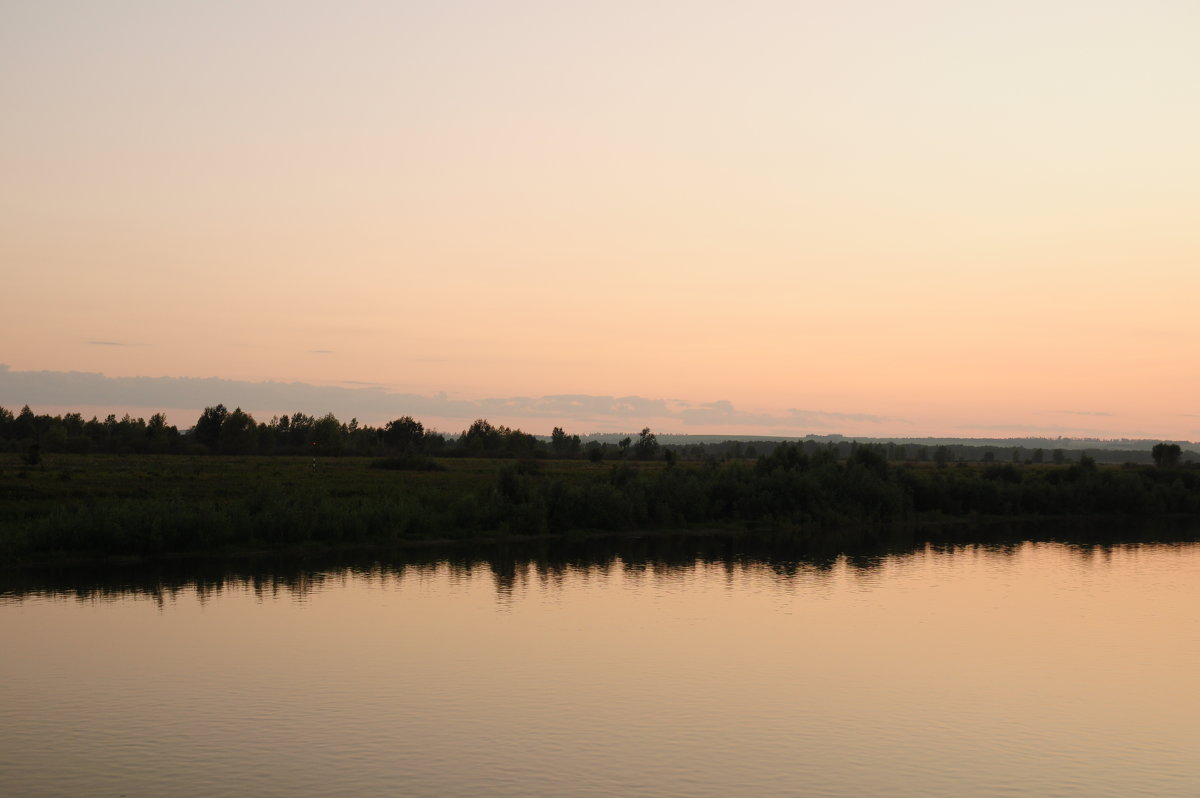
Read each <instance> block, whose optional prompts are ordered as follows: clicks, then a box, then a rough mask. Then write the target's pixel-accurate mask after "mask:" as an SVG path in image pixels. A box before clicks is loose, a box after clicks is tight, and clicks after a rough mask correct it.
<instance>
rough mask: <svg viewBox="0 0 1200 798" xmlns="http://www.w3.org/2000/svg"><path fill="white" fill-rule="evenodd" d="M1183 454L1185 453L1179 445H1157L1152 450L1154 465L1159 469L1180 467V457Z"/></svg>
mask: <svg viewBox="0 0 1200 798" xmlns="http://www.w3.org/2000/svg"><path fill="white" fill-rule="evenodd" d="M1182 454H1183V451H1182V450H1181V449H1180V448H1179V444H1178V443H1156V444H1154V448H1153V449H1151V450H1150V456H1151V457H1153V458H1154V464H1155V465H1156V466H1158V467H1159V468H1170V467H1172V466H1177V465H1179V457H1180V455H1182Z"/></svg>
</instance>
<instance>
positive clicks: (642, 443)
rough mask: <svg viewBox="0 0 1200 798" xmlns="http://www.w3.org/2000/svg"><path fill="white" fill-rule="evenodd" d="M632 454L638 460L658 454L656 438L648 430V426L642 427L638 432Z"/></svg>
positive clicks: (647, 458)
mask: <svg viewBox="0 0 1200 798" xmlns="http://www.w3.org/2000/svg"><path fill="white" fill-rule="evenodd" d="M633 451H634V454H635V455H636V456H637V459H639V460H650V459H652V458H653V457H654V455H656V454H658V438H657V437H655V435H654V433H653V432H651V431H650V428H649V427H643V428H642V431H641V432H640V433H639V434H638V442H637V444H635V445H634V447H633Z"/></svg>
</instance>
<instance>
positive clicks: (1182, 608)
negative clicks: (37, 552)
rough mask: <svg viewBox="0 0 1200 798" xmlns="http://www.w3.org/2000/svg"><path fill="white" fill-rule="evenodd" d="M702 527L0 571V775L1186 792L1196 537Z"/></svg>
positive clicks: (210, 782) (254, 788) (806, 790)
mask: <svg viewBox="0 0 1200 798" xmlns="http://www.w3.org/2000/svg"><path fill="white" fill-rule="evenodd" d="M714 545H717V544H713V543H711V542H709V543H704V544H696V545H693V544H691V543H689V542H686V541H684V542H677V543H675V544H673V547H672V548H671V550H670V554H669V556H666V555H664V556H658V555H655V554H654V553H650V554H647V552H646V551H645V550H638V549H636V546H634V544H632V543H626V544H619V545H617V546H616V547H615V548H610V549H608V550H607V551H598V550H596V549H595V548H594V547H593V548H592V549H590V550H588V551H587V552H586V553H585V554H582V555H579V556H571V555H569V554H568V555H566V556H558V557H553V558H545V557H534V558H532V559H529V558H525V557H523V556H519V555H512V554H511V553H510V554H505V555H503V556H500V555H493V556H490V557H489V558H488V559H473V558H471V557H468V556H463V555H459V556H458V557H457V558H454V559H452V560H451V561H444V560H440V559H438V558H436V557H432V556H430V557H426V558H425V559H424V560H423V561H421V562H417V563H412V562H409V563H394V562H393V563H387V564H382V563H374V564H372V563H369V562H367V563H359V564H355V565H353V566H339V567H331V568H327V567H311V566H304V565H302V566H295V567H289V568H284V569H280V568H265V569H261V570H255V569H254V568H252V567H249V566H240V567H239V569H238V570H222V569H220V568H216V569H215V570H214V569H209V570H204V569H201V568H199V567H198V566H178V567H177V568H176V570H174V571H172V572H171V573H169V574H165V575H164V574H163V573H162V572H152V571H147V570H145V569H142V570H140V571H134V570H131V571H124V572H119V575H118V576H113V575H112V573H109V574H107V575H106V576H105V577H104V578H103V579H100V580H98V581H95V580H94V581H89V580H88V579H87V578H84V577H82V576H78V575H76V576H71V575H62V574H58V575H53V576H46V577H39V578H35V579H32V580H30V579H28V578H26V577H22V578H23V579H26V581H25V582H21V583H19V584H14V582H13V580H12V579H9V581H8V583H7V585H8V586H7V587H6V588H4V589H3V592H0V639H2V640H3V656H2V657H0V783H3V784H4V793H5V794H6V795H13V796H59V795H91V796H121V795H126V796H130V797H131V798H132V797H133V796H148V795H177V796H222V795H229V796H234V795H236V796H244V795H280V796H282V795H288V796H294V795H302V796H303V795H313V796H317V795H321V796H325V795H331V794H340V795H368V794H371V795H375V794H394V795H417V796H447V795H511V796H517V795H546V796H550V795H567V794H570V795H583V796H593V795H594V796H609V795H614V796H615V795H623V796H624V795H646V796H658V795H673V796H674V795H685V796H727V795H731V794H742V795H804V796H810V795H811V796H861V795H912V796H917V795H920V796H963V795H978V796H1006V795H1043V796H1052V795H1079V796H1084V795H1086V796H1134V795H1154V796H1194V795H1196V794H1200V756H1198V755H1197V751H1198V750H1200V690H1197V689H1196V686H1195V675H1196V673H1197V672H1198V670H1200V618H1198V617H1197V607H1198V606H1200V601H1198V599H1200V545H1197V544H1194V543H1172V544H1135V545H1106V546H1073V545H1066V544H1059V543H1025V544H1020V545H998V546H958V547H947V548H943V549H935V548H932V547H927V548H922V549H919V550H916V551H911V552H906V553H892V554H887V555H881V556H864V557H857V558H855V557H845V556H829V557H824V558H820V559H815V560H813V559H804V558H790V557H770V556H762V555H760V554H757V553H756V554H754V555H744V554H738V552H737V544H736V543H722V544H719V546H720V547H723V548H722V551H723V553H721V554H714V553H713V550H712V549H713V546H714ZM623 546H624V547H625V550H624V551H623V550H622V547H623ZM630 547H633V550H632V551H631V550H630ZM689 552H690V553H689ZM189 568H192V569H196V570H197V572H198V573H196V574H195V575H193V576H188V575H187V570H188V569H189Z"/></svg>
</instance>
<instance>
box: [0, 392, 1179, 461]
mask: <svg viewBox="0 0 1200 798" xmlns="http://www.w3.org/2000/svg"><path fill="white" fill-rule="evenodd" d="M861 445H866V444H858V443H856V442H854V441H847V440H842V441H837V442H832V441H820V440H805V441H798V442H794V443H787V442H780V441H762V440H759V441H754V442H753V443H747V442H744V441H738V440H727V441H723V442H719V443H687V444H676V445H666V444H660V443H659V442H658V439H657V436H656V435H655V434H654V433H653V432H651V431H650V429H649V428H648V427H645V428H643V429H642V430H641V432H639V433H637V434H631V435H627V436H625V437H624V438H621V439H620V440H618V441H616V442H612V443H610V442H601V441H598V440H594V439H593V440H588V441H586V442H585V441H584V440H582V439H581V438H580V436H579V435H572V434H568V433H567V432H566V431H565V430H563V428H562V427H555V428H554V430H553V432H552V433H551V435H550V437H549V438H548V439H547V438H545V437H538V436H536V435H532V434H529V433H527V432H523V431H521V430H519V429H514V428H510V427H507V426H504V425H493V424H492V423H490V422H489V421H487V420H486V419H478V420H476V421H475V422H474V423H472V424H471V425H470V426H469V427H468V428H467V429H465V430H463V431H462V432H460V433H459V434H458V435H453V434H450V435H447V434H444V433H442V432H439V431H437V430H435V429H431V428H428V427H426V426H425V425H424V424H422V423H421V422H420V421H418V420H416V419H414V418H413V417H412V416H402V417H400V418H397V419H394V420H392V421H389V422H387V423H386V424H383V425H381V426H371V425H368V424H360V423H359V422H358V420H357V419H353V418H352V419H351V420H350V421H349V422H343V421H341V420H339V419H338V418H337V417H336V416H335V415H334V414H333V413H327V414H325V415H324V416H314V415H308V414H306V413H303V412H297V413H293V414H291V415H282V416H273V417H272V418H271V419H270V420H269V421H257V420H256V419H255V418H254V417H253V416H252V415H251V414H249V413H247V412H245V411H243V410H242V409H241V408H240V407H236V408H234V409H233V410H229V409H228V408H226V407H225V405H223V404H217V405H213V406H211V407H206V408H205V409H204V411H203V412H202V413H201V414H200V416H199V418H197V420H196V423H195V425H194V426H192V427H191V428H187V429H182V430H181V429H179V428H177V427H176V426H174V425H171V424H168V423H167V420H166V416H165V415H164V414H162V413H155V414H154V415H152V416H151V417H150V418H149V420H146V419H143V418H134V417H132V416H130V415H128V414H126V415H124V416H122V417H121V418H117V417H116V416H115V415H109V416H107V417H106V418H104V419H103V420H101V419H99V418H98V417H96V416H93V417H92V418H91V419H88V420H85V419H84V417H83V415H82V414H80V413H66V414H64V415H55V416H52V415H48V414H40V415H39V414H35V413H34V412H33V411H32V410H31V409H30V408H29V406H28V405H26V406H24V407H23V408H21V410H20V412H19V413H13V412H12V411H10V410H8V409H6V408H3V407H0V451H9V452H19V453H21V454H22V455H24V456H26V457H27V458H30V459H31V460H36V459H37V458H39V457H40V456H41V454H43V453H53V452H65V453H77V454H84V453H89V452H97V453H108V454H189V455H203V454H226V455H311V456H320V457H326V456H341V455H345V456H358V457H399V458H402V460H401V461H400V462H401V464H403V463H404V462H408V461H410V460H411V459H412V458H418V459H420V458H432V457H488V458H514V459H538V458H555V459H578V458H587V459H589V460H592V461H593V462H602V461H606V460H618V461H619V460H668V461H671V460H675V459H679V460H687V461H721V460H753V459H755V458H758V457H761V456H770V455H772V454H773V453H774V452H775V451H776V450H777V449H778V448H779V447H781V446H790V447H799V450H800V451H803V452H805V454H806V455H808V456H815V455H816V454H817V453H818V452H823V453H829V454H830V455H832V456H833V457H834V459H837V460H846V459H848V458H849V457H850V456H851V454H852V453H853V452H854V451H855V450H856V448H857V447H859V446H861ZM869 445H870V446H872V447H875V448H874V449H873V451H875V452H877V453H878V455H879V456H880V457H882V458H883V459H884V460H886V461H888V462H893V463H902V462H915V463H930V464H932V465H935V466H939V467H946V466H950V465H956V464H959V463H964V462H973V463H983V464H985V465H991V464H996V463H1012V464H1014V465H1017V464H1027V465H1030V464H1032V465H1037V464H1043V463H1045V464H1054V465H1069V464H1072V463H1079V462H1083V461H1085V460H1088V459H1090V460H1093V461H1095V462H1100V463H1104V462H1109V463H1124V462H1128V463H1138V464H1142V463H1144V464H1149V463H1150V462H1151V461H1153V462H1154V463H1155V464H1156V465H1163V466H1175V465H1179V464H1181V463H1190V462H1192V461H1193V458H1195V459H1200V455H1197V454H1196V453H1195V452H1192V451H1186V452H1185V451H1184V450H1182V449H1181V448H1180V446H1179V445H1178V444H1173V443H1160V444H1157V445H1156V446H1154V447H1153V449H1152V450H1151V451H1149V452H1146V451H1143V452H1132V451H1124V450H1103V449H1096V450H1091V449H1089V450H1084V451H1068V450H1065V449H1061V448H1055V449H1049V450H1047V449H1043V448H1032V449H1031V448H1027V447H1025V446H1011V447H1002V446H995V445H985V446H967V445H957V444H955V445H937V446H929V445H925V444H916V443H907V444H906V443H879V444H869ZM404 458H408V459H409V460H404Z"/></svg>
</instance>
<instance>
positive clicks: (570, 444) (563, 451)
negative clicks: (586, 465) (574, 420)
mask: <svg viewBox="0 0 1200 798" xmlns="http://www.w3.org/2000/svg"><path fill="white" fill-rule="evenodd" d="M580 446H581V444H580V442H579V436H578V435H568V434H567V433H566V431H565V430H563V428H562V427H555V428H554V431H553V432H551V433H550V448H551V450H552V451H553V452H554V456H555V457H574V456H575V455H577V454H579V448H580Z"/></svg>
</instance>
